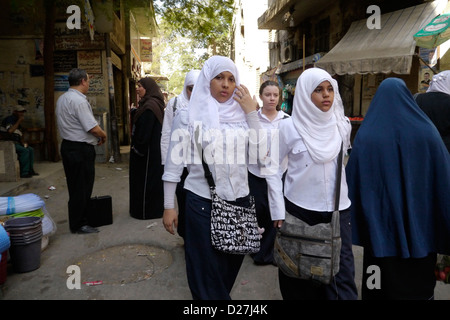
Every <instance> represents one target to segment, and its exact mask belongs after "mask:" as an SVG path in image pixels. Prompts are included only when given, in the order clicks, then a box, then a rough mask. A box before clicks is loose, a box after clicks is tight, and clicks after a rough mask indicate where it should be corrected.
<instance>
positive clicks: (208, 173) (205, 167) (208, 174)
mask: <svg viewBox="0 0 450 320" xmlns="http://www.w3.org/2000/svg"><path fill="white" fill-rule="evenodd" d="M198 130H199V127H197V129H195V142H196V144H197V149H198V153H199V155H200V158H202V165H203V170H204V171H205V178H206V181H208V184H209V187H210V188H215V187H216V184H215V183H214V178H213V176H212V173H211V170H209V167H208V165H207V164H206V162H205V158H204V157H203V152H202V151H203V149H202V145H201V143H200V142H199V141H198V136H199V132H198Z"/></svg>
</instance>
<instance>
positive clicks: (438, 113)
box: [415, 70, 450, 152]
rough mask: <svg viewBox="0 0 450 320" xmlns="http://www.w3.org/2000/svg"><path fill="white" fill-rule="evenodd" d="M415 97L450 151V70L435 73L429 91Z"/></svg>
mask: <svg viewBox="0 0 450 320" xmlns="http://www.w3.org/2000/svg"><path fill="white" fill-rule="evenodd" d="M415 99H416V102H417V104H418V105H419V107H420V109H422V111H423V112H425V113H426V115H427V116H428V117H429V118H430V120H431V121H432V122H433V124H434V125H435V126H436V128H437V129H438V131H439V134H440V135H441V138H442V140H443V141H444V143H445V146H446V147H447V150H448V151H449V152H450V70H446V71H442V72H440V73H438V74H435V75H434V76H433V79H432V80H431V82H430V87H429V88H428V90H427V92H426V93H421V94H418V95H416V96H415Z"/></svg>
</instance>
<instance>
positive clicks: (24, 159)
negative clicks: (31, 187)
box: [16, 143, 34, 177]
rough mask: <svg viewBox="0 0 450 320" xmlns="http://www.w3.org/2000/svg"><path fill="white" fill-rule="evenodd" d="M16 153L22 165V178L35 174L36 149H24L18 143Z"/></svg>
mask: <svg viewBox="0 0 450 320" xmlns="http://www.w3.org/2000/svg"><path fill="white" fill-rule="evenodd" d="M16 153H17V157H18V159H19V164H20V176H21V177H22V176H26V175H29V174H31V173H33V172H34V169H33V165H34V149H33V148H32V147H30V146H28V147H24V146H22V145H21V144H20V143H16Z"/></svg>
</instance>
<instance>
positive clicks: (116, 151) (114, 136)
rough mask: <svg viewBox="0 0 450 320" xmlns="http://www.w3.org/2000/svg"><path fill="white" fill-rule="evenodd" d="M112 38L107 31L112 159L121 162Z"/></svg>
mask: <svg viewBox="0 0 450 320" xmlns="http://www.w3.org/2000/svg"><path fill="white" fill-rule="evenodd" d="M110 41H111V39H110V36H109V33H108V32H106V33H105V43H106V66H107V70H108V88H109V90H108V93H109V115H110V117H109V118H110V121H109V122H110V129H111V130H110V134H109V139H110V140H111V149H112V159H111V158H110V160H113V161H114V162H121V158H120V148H119V138H118V137H119V134H118V130H117V115H116V104H115V100H114V76H113V66H112V61H111V42H110Z"/></svg>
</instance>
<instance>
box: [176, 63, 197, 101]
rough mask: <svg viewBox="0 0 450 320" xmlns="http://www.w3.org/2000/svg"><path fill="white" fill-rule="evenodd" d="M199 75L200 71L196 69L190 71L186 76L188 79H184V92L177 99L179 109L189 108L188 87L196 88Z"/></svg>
mask: <svg viewBox="0 0 450 320" xmlns="http://www.w3.org/2000/svg"><path fill="white" fill-rule="evenodd" d="M199 74H200V70H195V69H194V70H191V71H189V72H188V73H187V74H186V77H185V78H184V86H183V91H182V92H181V93H180V94H179V95H178V97H177V109H181V108H184V107H187V105H188V103H189V98H188V94H187V87H189V86H195V82H196V81H197V78H198V75H199Z"/></svg>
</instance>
